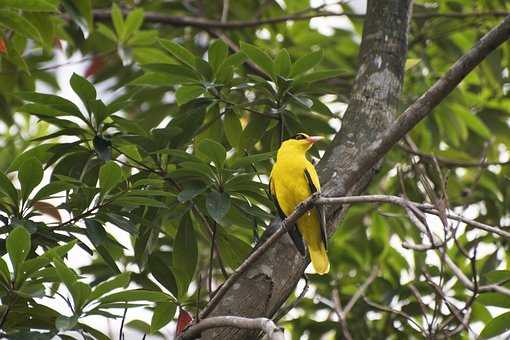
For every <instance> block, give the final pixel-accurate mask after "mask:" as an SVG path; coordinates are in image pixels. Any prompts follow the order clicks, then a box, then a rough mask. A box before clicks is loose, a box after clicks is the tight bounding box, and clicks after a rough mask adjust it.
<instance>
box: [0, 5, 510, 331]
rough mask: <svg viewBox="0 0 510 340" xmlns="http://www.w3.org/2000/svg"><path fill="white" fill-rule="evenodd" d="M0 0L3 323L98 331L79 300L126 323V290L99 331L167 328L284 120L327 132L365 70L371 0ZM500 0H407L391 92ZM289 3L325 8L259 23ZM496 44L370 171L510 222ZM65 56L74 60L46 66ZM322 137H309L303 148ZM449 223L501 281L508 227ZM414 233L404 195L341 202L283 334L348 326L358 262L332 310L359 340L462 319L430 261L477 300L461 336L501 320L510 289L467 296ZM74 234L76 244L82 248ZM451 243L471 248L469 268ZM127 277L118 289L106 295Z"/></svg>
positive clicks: (505, 75) (259, 214)
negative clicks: (322, 256)
mask: <svg viewBox="0 0 510 340" xmlns="http://www.w3.org/2000/svg"><path fill="white" fill-rule="evenodd" d="M0 5H1V9H0V62H1V70H0V120H1V124H0V131H2V133H1V136H0V145H1V150H0V168H1V170H2V173H1V175H0V210H1V213H0V221H1V222H2V226H1V227H0V233H1V236H0V255H1V256H2V258H1V259H0V299H1V302H2V304H1V306H0V326H1V327H0V329H1V330H2V332H3V334H8V335H9V338H12V339H15V338H17V339H44V338H51V337H52V336H55V335H57V334H58V336H60V337H61V338H62V339H71V338H83V337H84V338H98V339H102V338H104V339H107V338H108V337H109V335H108V333H107V332H106V331H105V330H104V329H98V328H97V327H95V326H94V324H92V323H91V322H90V320H95V319H93V318H94V317H97V316H99V317H101V318H107V319H116V320H119V321H120V320H123V312H124V310H125V309H127V308H135V309H136V308H138V309H140V308H144V309H145V310H148V311H149V312H148V313H147V314H148V315H149V318H148V319H147V318H146V319H143V318H139V319H137V318H134V317H131V318H130V319H129V320H131V321H129V322H126V325H124V326H120V327H121V328H120V330H119V329H118V328H115V329H114V330H113V333H110V334H118V333H119V332H122V331H123V328H122V327H124V328H127V327H131V328H134V329H137V330H138V331H140V332H141V333H145V334H150V335H149V336H154V337H158V336H167V337H168V336H169V334H173V332H174V330H175V324H176V323H180V324H181V327H182V325H183V324H184V323H186V320H187V318H188V315H187V314H186V313H190V314H192V315H193V314H195V313H196V311H197V310H198V309H199V308H200V307H201V306H203V305H204V304H205V303H206V302H207V300H208V298H209V295H210V293H211V289H214V288H216V287H218V285H219V284H221V282H222V281H223V280H224V278H225V277H226V276H228V275H229V274H230V273H232V271H233V270H234V269H235V268H236V267H237V266H238V265H239V264H240V263H241V262H242V261H243V259H244V258H245V257H246V256H247V255H248V254H249V252H250V251H251V249H252V247H253V246H254V245H255V243H256V242H257V240H258V238H259V236H260V235H261V234H262V232H263V230H264V228H265V226H266V225H267V224H268V223H269V221H270V219H271V217H272V212H274V206H273V203H272V201H271V199H270V197H268V195H267V179H268V174H269V172H270V169H271V166H272V159H273V158H274V155H275V151H276V150H277V149H278V147H279V143H280V141H281V140H283V139H285V138H288V137H289V136H292V135H294V134H296V133H297V132H306V133H309V134H314V135H323V136H326V137H328V139H331V138H332V136H333V135H334V134H335V133H336V132H337V131H338V130H339V128H340V126H341V119H342V115H343V113H344V111H345V108H346V106H347V105H348V100H349V94H350V91H351V84H352V81H353V79H354V76H355V74H356V72H357V61H356V60H357V53H358V49H359V43H360V41H361V32H362V25H363V16H362V15H360V13H361V14H362V11H363V3H362V2H356V1H352V2H345V3H337V2H334V3H333V2H328V4H323V3H322V2H321V1H311V2H310V1H304V0H289V1H284V0H282V1H271V0H257V1H244V0H239V1H230V2H229V1H224V0H223V1H218V0H214V1H199V0H196V1H194V0H189V1H184V0H183V1H160V0H157V1H143V0H142V1H134V0H131V1H129V0H127V1H120V2H115V3H112V2H111V1H101V0H98V1H95V0H75V1H71V0H33V1H0ZM509 7H510V5H509V4H508V3H507V2H506V1H504V0H491V1H483V2H476V1H468V0H451V1H446V0H440V1H415V3H414V15H415V17H414V18H413V20H412V24H411V30H410V34H409V54H408V61H407V63H406V76H405V89H404V92H403V97H402V100H401V108H402V109H404V108H405V107H407V106H408V105H409V104H410V103H412V102H413V101H414V100H415V99H416V98H417V97H418V96H419V95H421V94H422V93H423V92H424V91H425V90H426V89H427V88H428V87H429V86H430V85H432V84H433V82H434V81H435V80H436V79H437V78H438V77H439V76H441V75H442V74H443V73H444V72H445V70H446V69H447V68H448V67H449V65H451V64H452V63H453V62H454V61H455V60H456V59H457V58H458V57H460V56H461V55H462V54H463V53H464V52H466V51H467V50H468V49H469V48H470V47H471V46H472V45H473V44H474V43H475V42H476V41H477V40H478V39H479V38H480V37H481V35H482V34H483V33H484V32H486V31H488V30H489V29H490V28H492V27H493V26H494V25H495V24H497V23H498V22H499V20H500V18H501V17H502V16H503V15H505V13H506V12H508V11H510V8H509ZM342 11H343V12H345V13H346V14H347V15H346V16H328V15H330V14H331V13H334V12H342ZM360 11H361V12H360ZM476 13H481V14H476ZM284 16H318V17H321V16H324V17H323V18H316V19H310V18H308V19H306V20H303V19H299V18H298V19H296V20H281V21H278V22H276V23H269V24H257V23H254V21H258V20H265V19H270V18H281V17H284ZM144 18H145V19H144ZM165 18H167V19H165ZM168 18H170V19H168ZM197 18H198V19H200V20H198V19H197ZM204 18H205V19H207V20H205V19H204ZM165 20H166V21H165ZM229 24H231V25H232V26H229ZM509 64H510V45H509V44H506V45H505V46H503V47H502V48H500V49H498V50H496V51H495V52H493V53H492V54H491V55H490V57H489V58H487V59H486V60H485V61H484V62H483V63H482V64H481V66H480V67H478V68H477V69H476V71H474V72H472V73H471V74H470V75H469V76H468V77H467V78H466V79H465V80H464V81H463V82H462V83H461V84H460V86H458V88H457V89H456V90H455V91H454V92H453V93H452V94H451V95H450V96H449V97H448V98H447V100H445V101H444V102H443V103H441V104H440V106H439V107H438V108H437V109H436V114H434V115H432V116H430V117H429V118H426V119H425V120H424V121H423V122H422V123H420V124H419V125H418V126H417V127H416V128H415V129H414V130H413V131H412V132H411V133H410V134H409V136H408V138H409V139H408V144H406V145H404V144H402V145H399V146H396V147H395V148H394V149H393V150H392V151H391V152H390V154H389V155H388V156H387V157H386V160H385V162H384V164H383V166H382V168H381V170H380V171H379V173H378V175H377V177H376V178H375V179H374V181H373V182H372V184H371V186H370V187H369V189H368V191H369V192H370V193H386V194H394V195H399V194H405V195H406V196H407V197H409V198H410V199H413V200H415V201H432V202H434V200H436V199H443V200H445V201H447V204H448V207H449V208H451V209H454V210H455V211H456V212H458V213H462V214H466V216H469V217H471V218H476V219H477V220H479V221H481V222H484V223H487V224H491V225H497V226H500V227H501V228H508V227H509V226H510V215H509V208H508V207H509V206H510V185H509V181H510V177H509V176H510V173H509V171H510V170H509V167H508V160H509V158H510V154H509V150H508V148H509V147H510V127H509V124H508V121H509V120H508V119H509V114H510V112H509V109H508V108H509V107H510V97H509V91H510V82H509V66H510V65H509ZM73 65H74V66H76V70H77V71H76V72H77V73H76V74H73V75H72V77H70V78H66V79H64V80H62V79H59V74H60V72H61V69H62V68H64V67H69V66H73ZM73 93H74V94H73ZM70 96H74V97H70ZM66 98H67V99H66ZM70 98H73V99H70ZM78 98H79V100H78ZM327 145H328V142H327V141H326V142H323V143H320V144H318V145H317V146H316V147H314V149H313V150H312V155H313V157H314V158H315V159H318V158H320V156H321V154H322V152H323V150H324V149H325V148H326V147H327ZM410 145H411V146H413V147H411V146H410ZM413 154H414V155H413ZM432 155H435V156H436V158H435V160H434V158H433V157H432ZM417 168H419V169H421V170H420V171H417V170H416V169H417ZM426 183H427V184H426ZM446 198H447V200H446ZM431 224H435V225H439V223H438V221H435V220H432V221H431ZM441 228H442V227H441ZM451 228H456V229H457V230H458V232H457V236H458V239H457V240H456V244H457V246H452V247H451V250H450V252H449V255H450V256H451V257H452V258H453V259H454V260H455V262H456V263H457V264H458V265H459V267H461V268H462V270H463V271H465V273H466V275H467V276H469V277H471V276H472V275H473V274H475V275H476V277H477V279H478V280H480V282H485V283H486V282H499V281H501V280H507V281H508V279H509V278H510V271H508V260H509V259H508V255H507V254H508V242H507V240H504V239H502V238H500V237H495V236H494V235H491V234H488V233H485V232H480V231H476V230H471V229H470V228H468V227H466V226H465V225H463V224H455V225H452V226H451ZM212 240H214V241H212ZM420 240H421V236H420V235H419V233H418V232H417V231H416V230H415V228H414V227H412V226H411V224H410V222H409V221H408V219H407V217H406V216H405V214H403V213H402V211H401V210H400V209H397V208H396V207H394V206H389V205H379V206H375V205H356V206H353V207H352V208H351V209H350V210H349V212H348V215H347V217H346V218H345V219H344V221H343V223H342V225H341V226H340V229H339V231H338V232H337V233H336V235H335V236H334V237H333V238H332V239H331V241H330V250H329V257H330V260H331V262H332V267H331V272H330V274H329V275H326V276H323V277H317V276H316V275H309V279H308V282H309V286H310V289H309V290H308V292H307V293H306V294H305V295H304V298H302V299H300V301H299V304H297V306H296V307H295V308H294V309H293V310H292V311H291V312H290V313H289V314H288V315H287V316H285V317H284V319H283V320H282V321H281V322H282V324H283V325H284V326H285V328H286V330H287V331H288V332H287V333H288V334H290V335H291V337H292V338H293V339H301V338H303V339H305V338H307V339H319V338H321V337H322V336H324V339H333V338H335V339H340V338H343V335H342V331H341V327H340V326H339V323H338V322H339V321H338V320H339V316H338V315H337V310H338V309H337V307H336V303H335V301H342V302H343V304H344V305H345V304H346V303H347V301H349V300H350V299H351V298H352V296H353V295H354V294H355V292H356V291H357V289H358V288H359V287H360V286H362V285H363V283H365V282H367V279H370V282H369V283H370V284H369V285H368V288H367V290H366V292H365V296H364V298H363V299H360V300H358V301H357V303H356V304H354V305H353V306H352V308H351V310H350V313H349V314H347V315H346V316H345V321H346V322H347V325H348V328H349V330H350V333H351V334H352V335H353V337H354V338H362V337H364V338H381V339H382V338H397V337H399V336H404V337H406V338H408V337H417V338H420V337H422V336H423V334H424V333H423V331H422V330H420V327H423V328H424V329H426V330H428V331H431V330H432V329H434V330H435V331H437V333H436V334H435V335H436V336H441V335H443V336H445V335H447V334H450V333H449V332H450V331H452V330H455V329H456V328H457V327H458V326H459V321H458V320H456V319H455V318H452V312H451V310H450V309H449V307H448V304H445V303H439V301H440V300H441V299H437V294H438V293H437V292H436V291H435V290H434V289H433V287H431V285H429V284H427V283H425V281H424V279H423V277H424V275H428V276H429V277H431V278H432V279H433V280H435V282H438V284H439V285H440V286H441V287H442V288H443V289H444V291H445V292H446V293H447V296H448V299H449V301H450V302H451V304H453V305H454V306H456V307H457V308H458V309H459V310H462V308H464V306H467V307H466V308H465V309H466V310H469V311H470V315H469V319H468V322H469V324H470V327H469V330H466V329H461V330H460V332H455V335H452V336H455V337H456V338H468V337H469V335H470V334H471V335H474V334H479V333H480V332H481V331H482V330H484V331H483V332H484V334H483V335H484V336H487V337H489V336H491V335H498V334H500V333H502V332H504V331H505V329H506V328H505V327H506V326H505V325H507V324H509V323H510V312H509V311H508V308H510V298H509V297H507V296H504V295H500V294H497V293H483V294H480V295H479V296H477V299H476V300H474V301H470V298H471V293H470V292H469V291H468V290H466V289H465V287H464V286H462V285H461V284H460V283H459V282H458V281H457V280H456V279H455V278H454V277H453V276H452V274H451V273H449V272H448V271H444V270H443V268H442V265H441V261H440V259H438V258H437V256H436V257H434V255H433V253H425V252H418V251H409V250H405V249H404V248H402V246H401V243H402V242H404V241H412V242H415V243H421V241H420ZM71 249H73V250H72V251H74V252H75V254H78V255H76V256H82V257H87V258H89V259H90V261H88V262H89V264H87V265H84V266H76V265H75V264H73V257H72V256H71V255H69V256H66V254H67V253H68V252H69V251H70V250H71ZM459 249H464V250H465V252H467V253H469V254H472V253H473V251H475V249H476V251H475V252H477V257H476V261H475V262H476V266H475V267H476V268H477V269H478V272H477V273H472V267H473V266H472V263H471V262H472V261H470V258H469V257H466V256H465V253H463V252H462V251H459ZM471 256H472V255H471ZM304 282H305V281H304V280H303V281H302V282H301V283H300V285H298V289H297V292H296V296H298V295H299V293H300V289H302V288H303V287H304V285H305V283H304ZM121 287H128V288H125V289H124V290H120V291H118V292H117V291H115V292H114V293H112V290H114V289H116V288H121ZM410 287H412V288H410ZM335 294H336V296H333V295H335ZM418 297H419V298H418ZM421 302H424V303H421ZM239 303H241V302H239ZM468 303H469V305H467V304H468ZM59 304H61V305H62V306H63V308H56V307H55V306H56V305H59ZM381 307H385V308H386V310H385V309H383V308H381ZM496 307H497V308H496ZM178 309H179V310H180V312H178V313H177V312H176V311H177V310H178ZM395 310H398V311H401V312H400V314H399V313H397V312H395ZM185 311H187V312H185ZM124 315H125V314H124ZM496 316H498V317H496ZM118 324H119V325H120V322H118ZM122 324H124V323H122ZM103 331H105V333H106V334H105V333H103ZM432 335H434V334H432ZM115 336H117V335H115ZM140 338H141V336H140Z"/></svg>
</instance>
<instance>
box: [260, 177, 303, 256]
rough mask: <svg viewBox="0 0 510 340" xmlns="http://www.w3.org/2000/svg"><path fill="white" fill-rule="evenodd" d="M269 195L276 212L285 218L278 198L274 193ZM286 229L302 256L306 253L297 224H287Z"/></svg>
mask: <svg viewBox="0 0 510 340" xmlns="http://www.w3.org/2000/svg"><path fill="white" fill-rule="evenodd" d="M269 181H271V180H269ZM269 187H270V188H271V182H270V183H269ZM271 196H273V202H274V205H275V206H276V209H277V210H278V214H279V215H280V217H281V218H282V219H285V218H287V216H285V213H284V212H283V210H282V208H281V207H280V204H279V203H278V200H277V199H276V193H275V194H273V193H271ZM288 231H289V235H290V238H291V239H292V242H293V243H294V245H295V246H296V249H297V250H298V251H299V253H300V254H301V255H302V256H305V255H306V250H305V243H304V241H303V236H301V233H300V232H299V229H298V228H297V224H296V223H294V224H292V225H290V226H288Z"/></svg>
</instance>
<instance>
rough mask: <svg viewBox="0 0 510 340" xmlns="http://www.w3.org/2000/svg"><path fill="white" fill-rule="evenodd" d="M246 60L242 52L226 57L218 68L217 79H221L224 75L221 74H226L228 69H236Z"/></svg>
mask: <svg viewBox="0 0 510 340" xmlns="http://www.w3.org/2000/svg"><path fill="white" fill-rule="evenodd" d="M246 59H247V57H246V54H244V53H243V52H238V53H234V54H232V55H231V56H228V57H227V58H226V59H225V60H224V61H223V63H222V64H221V66H220V67H219V69H218V71H217V72H216V75H217V77H218V78H219V79H223V77H224V75H223V73H225V72H227V69H228V68H237V67H239V66H241V64H242V63H244V62H245V60H246Z"/></svg>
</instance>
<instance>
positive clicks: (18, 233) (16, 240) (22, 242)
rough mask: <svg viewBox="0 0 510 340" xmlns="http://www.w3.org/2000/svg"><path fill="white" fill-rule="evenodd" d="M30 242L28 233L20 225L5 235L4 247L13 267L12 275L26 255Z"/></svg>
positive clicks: (15, 274) (15, 272)
mask: <svg viewBox="0 0 510 340" xmlns="http://www.w3.org/2000/svg"><path fill="white" fill-rule="evenodd" d="M30 243H31V242H30V234H29V233H28V231H27V230H26V229H25V228H23V227H21V226H18V227H16V228H15V229H14V230H13V231H11V232H10V233H9V236H8V237H7V241H6V249H7V253H8V254H9V258H10V259H11V263H12V266H13V267H14V276H17V273H18V270H19V268H20V267H21V265H22V264H23V262H24V261H25V259H26V258H27V256H28V252H29V251H30Z"/></svg>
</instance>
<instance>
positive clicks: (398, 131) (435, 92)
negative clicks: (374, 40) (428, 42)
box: [328, 15, 510, 196]
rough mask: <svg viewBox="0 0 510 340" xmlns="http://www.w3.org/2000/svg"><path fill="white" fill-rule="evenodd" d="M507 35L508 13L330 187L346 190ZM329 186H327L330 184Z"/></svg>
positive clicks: (337, 190) (508, 30)
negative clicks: (348, 171) (349, 170)
mask: <svg viewBox="0 0 510 340" xmlns="http://www.w3.org/2000/svg"><path fill="white" fill-rule="evenodd" d="M509 38H510V15H509V16H507V17H506V18H505V20H503V22H502V23H501V24H499V25H498V26H497V27H495V28H494V29H492V30H491V31H490V32H488V33H487V34H485V35H484V36H483V37H482V38H481V39H480V41H478V43H477V44H476V45H475V46H474V47H473V48H471V50H470V51H468V52H467V53H466V54H465V55H463V56H462V57H461V58H459V59H458V60H457V62H456V63H455V64H454V65H453V66H451V67H450V69H449V70H448V71H447V72H446V73H445V74H444V75H443V76H442V77H441V78H439V80H438V81H437V82H436V83H435V84H434V85H433V86H432V87H431V88H430V89H429V90H427V92H425V93H424V94H423V95H422V96H421V97H420V98H418V100H416V101H415V102H414V103H413V104H411V106H409V107H408V108H407V109H406V110H405V111H404V112H403V113H402V114H401V115H400V116H399V117H398V118H397V120H396V121H395V122H394V123H392V124H391V125H390V127H389V128H388V129H387V130H386V131H385V132H384V133H383V134H382V135H381V136H380V137H379V138H378V139H377V140H376V141H375V142H374V143H372V144H371V145H370V146H369V147H368V148H367V149H366V150H364V152H363V154H361V155H360V157H359V158H358V159H357V160H356V163H355V164H353V166H352V167H351V169H352V171H351V172H350V173H349V174H347V176H346V177H344V178H339V180H338V183H335V184H336V185H334V187H333V189H332V190H331V189H330V190H329V191H330V192H328V194H330V193H331V191H333V190H334V191H335V193H336V194H337V196H338V193H340V194H345V193H346V192H347V191H348V190H349V188H351V187H352V186H353V185H354V184H355V183H356V182H357V181H358V180H359V179H360V178H361V177H362V175H363V174H364V173H365V172H366V171H367V170H368V169H370V168H372V167H373V166H374V165H375V164H377V162H378V161H379V160H380V159H382V158H383V156H384V155H385V154H386V153H387V152H388V151H389V150H390V149H391V147H393V145H395V144H396V143H397V142H398V141H399V140H400V139H402V138H403V137H404V136H405V135H406V133H408V132H409V131H410V130H411V129H412V128H413V127H414V126H415V125H416V124H418V123H419V122H420V121H421V120H422V119H423V118H425V117H426V116H427V115H429V114H430V113H431V112H432V110H433V109H434V108H435V107H436V106H437V105H438V104H439V103H440V102H441V101H442V100H443V99H445V98H446V97H447V96H448V95H449V94H450V93H451V92H452V91H453V90H454V89H455V87H456V86H457V85H459V83H460V82H461V81H462V80H463V79H464V77H466V76H467V75H468V74H469V73H470V72H471V71H472V70H473V69H474V68H475V67H476V66H478V65H479V64H480V63H481V62H482V60H484V59H485V57H487V56H488V55H489V54H490V53H491V52H492V51H494V50H495V49H496V48H497V47H498V46H500V45H501V44H503V43H504V42H506V41H507V40H508V39H509ZM331 187H332V186H330V188H331Z"/></svg>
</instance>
